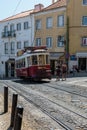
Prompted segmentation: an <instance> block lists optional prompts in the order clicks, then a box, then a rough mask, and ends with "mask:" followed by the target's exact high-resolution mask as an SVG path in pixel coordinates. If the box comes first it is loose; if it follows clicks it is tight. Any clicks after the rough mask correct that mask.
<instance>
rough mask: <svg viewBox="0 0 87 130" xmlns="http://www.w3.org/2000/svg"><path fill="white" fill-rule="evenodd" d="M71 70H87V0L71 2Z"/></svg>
mask: <svg viewBox="0 0 87 130" xmlns="http://www.w3.org/2000/svg"><path fill="white" fill-rule="evenodd" d="M67 16H68V17H69V54H70V58H69V59H70V60H69V68H71V67H72V66H73V65H77V67H79V68H80V69H81V70H87V0H69V2H68V6H67Z"/></svg>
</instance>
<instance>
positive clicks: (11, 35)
mask: <svg viewBox="0 0 87 130" xmlns="http://www.w3.org/2000/svg"><path fill="white" fill-rule="evenodd" d="M31 12H33V10H30V11H26V12H22V13H20V14H17V15H14V16H12V17H9V18H6V19H4V20H2V21H0V31H1V32H0V46H1V48H0V77H14V76H15V57H16V56H17V52H18V51H19V50H21V49H23V48H24V47H28V46H33V39H34V18H33V15H32V16H31V15H30V13H31Z"/></svg>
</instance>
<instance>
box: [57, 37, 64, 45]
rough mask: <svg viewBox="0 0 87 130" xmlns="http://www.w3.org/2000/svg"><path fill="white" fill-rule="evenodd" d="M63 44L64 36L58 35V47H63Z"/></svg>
mask: <svg viewBox="0 0 87 130" xmlns="http://www.w3.org/2000/svg"><path fill="white" fill-rule="evenodd" d="M63 46H64V36H58V38H57V47H63Z"/></svg>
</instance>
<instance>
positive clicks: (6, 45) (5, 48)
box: [4, 42, 8, 54]
mask: <svg viewBox="0 0 87 130" xmlns="http://www.w3.org/2000/svg"><path fill="white" fill-rule="evenodd" d="M4 50H5V54H8V42H6V43H5V44H4Z"/></svg>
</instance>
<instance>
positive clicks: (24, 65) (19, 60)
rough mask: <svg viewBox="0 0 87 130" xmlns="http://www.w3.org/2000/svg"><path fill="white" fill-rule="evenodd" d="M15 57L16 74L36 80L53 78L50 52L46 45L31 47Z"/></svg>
mask: <svg viewBox="0 0 87 130" xmlns="http://www.w3.org/2000/svg"><path fill="white" fill-rule="evenodd" d="M21 52H22V55H19V54H18V55H19V56H17V57H16V59H15V63H16V75H17V77H20V78H22V79H23V78H30V79H34V80H41V79H46V78H47V79H51V69H50V61H49V53H48V51H47V49H46V47H45V46H40V47H29V48H25V49H24V50H22V51H21Z"/></svg>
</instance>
